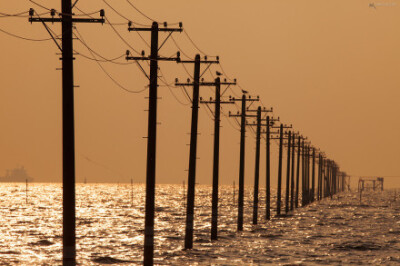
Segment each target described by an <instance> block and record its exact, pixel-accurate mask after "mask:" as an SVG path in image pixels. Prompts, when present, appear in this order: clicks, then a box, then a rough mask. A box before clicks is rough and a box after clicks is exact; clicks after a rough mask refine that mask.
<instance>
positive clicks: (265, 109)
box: [246, 107, 274, 121]
mask: <svg viewBox="0 0 400 266" xmlns="http://www.w3.org/2000/svg"><path fill="white" fill-rule="evenodd" d="M246 111H247V112H257V109H248V108H247V110H246ZM273 111H274V108H273V107H271V108H270V109H267V108H265V107H264V108H263V109H261V113H272V112H273ZM265 120H267V119H266V118H264V119H262V118H261V121H265Z"/></svg>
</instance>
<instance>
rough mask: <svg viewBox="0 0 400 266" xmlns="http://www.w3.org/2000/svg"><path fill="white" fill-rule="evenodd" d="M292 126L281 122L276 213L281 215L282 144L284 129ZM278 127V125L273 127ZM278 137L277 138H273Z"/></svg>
mask: <svg viewBox="0 0 400 266" xmlns="http://www.w3.org/2000/svg"><path fill="white" fill-rule="evenodd" d="M291 127H292V126H286V125H283V124H281V125H280V126H279V162H278V192H277V202H276V215H277V216H279V215H280V214H281V201H282V200H281V198H282V196H281V194H282V146H283V134H284V132H283V129H284V128H291ZM272 128H278V127H272ZM271 139H276V138H271Z"/></svg>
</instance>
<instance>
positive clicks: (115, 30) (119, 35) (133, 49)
mask: <svg viewBox="0 0 400 266" xmlns="http://www.w3.org/2000/svg"><path fill="white" fill-rule="evenodd" d="M103 1H104V0H103ZM105 19H106V21H107V22H109V24H108V25H110V27H111V28H112V29H113V30H114V32H115V33H116V34H117V35H118V37H119V38H120V39H121V40H122V41H123V42H124V43H125V44H126V45H127V46H128V47H129V48H131V49H132V51H134V52H135V53H137V54H140V53H139V52H138V51H137V50H136V49H135V48H133V47H132V46H131V45H130V44H129V43H128V42H127V41H126V40H125V39H124V38H123V37H122V36H121V34H119V32H118V31H117V29H116V28H114V26H113V25H112V23H111V22H110V20H109V19H108V18H107V17H105Z"/></svg>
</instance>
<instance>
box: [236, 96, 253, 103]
mask: <svg viewBox="0 0 400 266" xmlns="http://www.w3.org/2000/svg"><path fill="white" fill-rule="evenodd" d="M230 100H231V101H233V102H235V101H236V102H241V101H242V99H237V98H235V97H232V98H230ZM259 100H260V96H257V98H251V96H249V97H248V98H246V102H258V101H259Z"/></svg>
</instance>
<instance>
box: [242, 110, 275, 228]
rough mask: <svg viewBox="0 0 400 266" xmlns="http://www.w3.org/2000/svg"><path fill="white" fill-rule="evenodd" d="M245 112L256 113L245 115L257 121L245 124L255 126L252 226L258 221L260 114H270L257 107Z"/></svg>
mask: <svg viewBox="0 0 400 266" xmlns="http://www.w3.org/2000/svg"><path fill="white" fill-rule="evenodd" d="M247 112H257V114H256V115H255V116H253V115H247V117H255V118H256V119H257V122H256V123H253V124H247V125H248V126H256V127H257V130H256V158H255V168H254V169H255V170H254V190H253V224H257V220H258V190H259V180H260V141H261V126H262V125H261V121H262V120H263V119H261V113H262V112H272V108H271V110H267V109H266V108H265V107H264V108H263V109H261V107H260V106H259V107H258V108H257V109H256V110H251V109H247Z"/></svg>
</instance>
